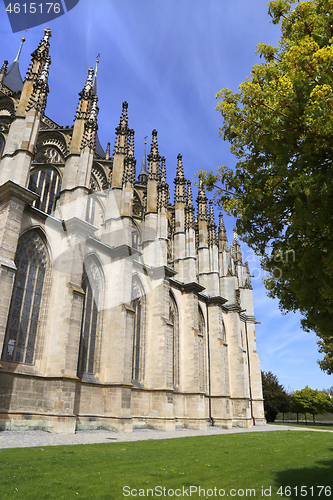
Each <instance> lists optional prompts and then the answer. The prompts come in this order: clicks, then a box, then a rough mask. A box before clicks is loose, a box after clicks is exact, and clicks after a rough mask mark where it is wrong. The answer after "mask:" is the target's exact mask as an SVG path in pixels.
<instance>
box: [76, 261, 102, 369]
mask: <svg viewBox="0 0 333 500" xmlns="http://www.w3.org/2000/svg"><path fill="white" fill-rule="evenodd" d="M87 270H88V273H87ZM88 275H89V276H88ZM81 286H82V289H83V291H84V293H85V298H84V305H83V312H82V323H81V340H80V349H79V362H78V375H79V376H82V375H83V374H84V373H94V370H95V358H96V356H95V355H96V344H97V331H98V302H99V296H100V287H101V282H100V277H99V272H98V271H97V267H96V265H94V264H91V265H90V266H89V264H87V266H86V265H85V266H84V271H83V276H82V285H81Z"/></svg>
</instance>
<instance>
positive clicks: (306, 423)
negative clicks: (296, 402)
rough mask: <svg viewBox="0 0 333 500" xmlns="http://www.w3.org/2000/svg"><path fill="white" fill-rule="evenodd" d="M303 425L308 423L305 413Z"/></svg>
mask: <svg viewBox="0 0 333 500" xmlns="http://www.w3.org/2000/svg"><path fill="white" fill-rule="evenodd" d="M305 425H308V421H307V418H306V414H305Z"/></svg>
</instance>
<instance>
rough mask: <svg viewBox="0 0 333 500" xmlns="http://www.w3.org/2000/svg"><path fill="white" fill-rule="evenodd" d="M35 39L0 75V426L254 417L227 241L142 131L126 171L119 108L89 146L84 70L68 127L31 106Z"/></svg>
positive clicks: (247, 328) (247, 320)
mask: <svg viewBox="0 0 333 500" xmlns="http://www.w3.org/2000/svg"><path fill="white" fill-rule="evenodd" d="M50 37H51V32H50V30H49V29H46V30H45V35H44V37H43V39H42V40H41V42H40V44H39V46H38V47H37V49H36V50H35V51H34V52H33V53H32V60H31V65H30V67H29V69H28V72H27V74H26V77H25V80H24V82H23V81H22V78H21V75H20V72H19V65H18V61H19V55H20V51H21V48H22V44H21V47H20V50H19V53H18V56H17V57H16V59H15V61H14V62H13V63H12V64H11V65H9V66H8V62H7V61H5V62H4V64H3V65H2V67H1V70H0V355H1V360H0V429H2V430H3V429H44V430H49V431H52V432H65V433H66V432H67V433H73V432H75V430H80V429H98V428H105V429H110V430H124V431H131V430H132V429H133V428H138V427H151V428H157V429H162V430H163V429H165V430H169V429H174V428H177V427H192V428H199V429H202V428H206V427H207V426H208V425H218V426H222V427H226V428H230V427H231V426H243V427H250V426H252V425H254V424H256V425H258V424H264V423H265V419H264V411H263V399H262V387H261V373H260V362H259V357H258V354H257V351H256V339H255V329H254V325H255V317H254V312H253V298H252V286H251V281H250V273H249V268H248V264H247V262H245V263H244V264H243V263H242V255H241V251H240V246H239V242H238V239H237V236H236V235H235V236H234V240H233V243H232V244H231V245H230V246H229V245H228V241H227V236H226V231H225V227H224V223H223V219H222V216H220V221H219V227H218V231H217V226H216V224H215V221H214V213H213V209H212V205H210V206H207V198H206V196H205V192H204V189H203V188H202V187H201V188H199V195H198V198H197V212H196V215H195V208H194V205H193V200H192V192H191V182H190V181H186V179H185V177H184V171H183V165H182V156H181V155H180V154H179V155H178V157H177V162H176V160H175V167H176V177H175V180H174V183H175V194H174V203H173V204H171V203H170V201H169V186H168V184H167V182H166V166H165V158H164V157H161V156H160V154H159V149H158V141H157V131H156V130H153V132H152V138H151V145H150V152H149V154H148V156H146V150H145V152H144V155H143V159H142V163H141V169H140V172H139V175H138V176H137V175H136V160H135V156H134V130H132V129H130V128H129V125H128V114H127V111H128V105H127V102H124V103H123V105H122V111H121V116H120V122H119V125H118V126H117V127H116V138H115V147H114V152H113V156H112V154H111V153H110V144H108V146H107V148H106V152H104V151H103V149H102V147H101V145H100V142H99V139H98V135H97V115H98V106H97V101H98V98H97V89H96V70H95V71H94V69H93V68H89V70H88V77H87V80H86V82H85V84H84V86H83V89H82V91H81V92H80V93H79V96H80V99H79V105H78V109H77V112H76V115H75V120H74V125H73V126H72V127H62V126H60V125H58V124H57V123H55V122H54V121H52V119H50V118H48V117H47V116H46V115H45V114H44V111H45V107H46V101H47V94H48V90H49V89H48V74H49V65H50V62H51V60H50V56H49V42H50ZM23 41H24V39H22V43H23ZM145 148H146V146H145ZM147 160H148V166H147Z"/></svg>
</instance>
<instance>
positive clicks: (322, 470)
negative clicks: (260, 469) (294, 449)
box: [272, 449, 333, 499]
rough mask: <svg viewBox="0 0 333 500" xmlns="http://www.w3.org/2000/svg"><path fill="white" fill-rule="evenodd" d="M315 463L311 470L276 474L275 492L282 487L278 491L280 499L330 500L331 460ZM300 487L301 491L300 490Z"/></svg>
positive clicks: (332, 467)
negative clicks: (306, 499) (280, 494)
mask: <svg viewBox="0 0 333 500" xmlns="http://www.w3.org/2000/svg"><path fill="white" fill-rule="evenodd" d="M330 451H333V450H332V449H331V450H330ZM317 463H318V465H315V466H314V467H311V468H306V467H301V468H298V469H288V470H285V471H281V472H277V473H276V476H275V491H276V492H277V491H278V490H279V488H280V487H282V489H281V490H280V491H281V493H283V496H281V497H280V498H286V497H289V498H295V499H299V498H301V497H303V498H322V499H325V498H332V496H333V460H320V461H319V462H317ZM302 486H303V490H301V487H302ZM323 487H324V488H323ZM325 488H326V489H325ZM305 492H307V495H305ZM272 493H273V488H272ZM302 493H303V495H302Z"/></svg>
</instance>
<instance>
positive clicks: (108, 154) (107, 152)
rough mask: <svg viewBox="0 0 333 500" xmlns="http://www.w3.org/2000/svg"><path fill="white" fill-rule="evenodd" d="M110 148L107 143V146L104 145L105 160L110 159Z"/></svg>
mask: <svg viewBox="0 0 333 500" xmlns="http://www.w3.org/2000/svg"><path fill="white" fill-rule="evenodd" d="M110 147H111V144H110V143H109V142H108V143H107V145H106V153H105V159H106V160H109V159H110Z"/></svg>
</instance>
